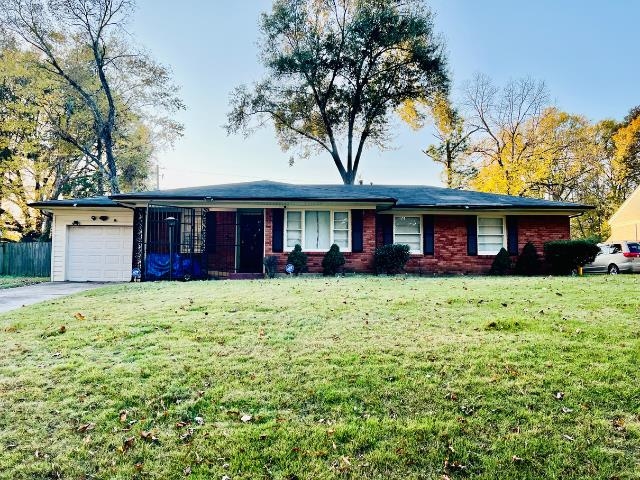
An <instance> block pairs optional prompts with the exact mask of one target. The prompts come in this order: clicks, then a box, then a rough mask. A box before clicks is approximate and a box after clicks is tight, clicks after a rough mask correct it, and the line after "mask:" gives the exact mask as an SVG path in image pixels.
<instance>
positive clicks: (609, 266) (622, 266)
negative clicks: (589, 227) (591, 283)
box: [583, 242, 640, 275]
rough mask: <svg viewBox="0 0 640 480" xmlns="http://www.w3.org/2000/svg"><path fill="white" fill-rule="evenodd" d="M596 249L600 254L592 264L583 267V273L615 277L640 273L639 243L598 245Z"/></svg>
mask: <svg viewBox="0 0 640 480" xmlns="http://www.w3.org/2000/svg"><path fill="white" fill-rule="evenodd" d="M598 247H600V253H598V256H597V257H596V259H595V260H594V261H593V263H588V264H586V265H585V266H584V268H583V270H584V272H585V273H608V274H610V275H617V274H618V273H622V272H636V273H637V272H640V243H638V242H612V243H599V244H598Z"/></svg>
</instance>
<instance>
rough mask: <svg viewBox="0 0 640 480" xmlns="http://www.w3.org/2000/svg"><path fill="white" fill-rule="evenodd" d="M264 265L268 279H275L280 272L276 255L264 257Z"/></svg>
mask: <svg viewBox="0 0 640 480" xmlns="http://www.w3.org/2000/svg"><path fill="white" fill-rule="evenodd" d="M262 263H263V264H264V269H265V270H266V272H267V277H269V278H275V276H276V272H277V271H278V257H276V256H275V255H270V256H268V257H264V260H262Z"/></svg>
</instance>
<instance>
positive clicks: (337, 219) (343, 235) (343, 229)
mask: <svg viewBox="0 0 640 480" xmlns="http://www.w3.org/2000/svg"><path fill="white" fill-rule="evenodd" d="M333 243H335V244H336V245H338V246H339V247H340V250H348V249H349V212H333Z"/></svg>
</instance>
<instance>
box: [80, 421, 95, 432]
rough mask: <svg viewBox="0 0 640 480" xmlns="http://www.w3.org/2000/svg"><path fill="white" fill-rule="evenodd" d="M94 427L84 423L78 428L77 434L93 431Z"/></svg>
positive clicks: (91, 424)
mask: <svg viewBox="0 0 640 480" xmlns="http://www.w3.org/2000/svg"><path fill="white" fill-rule="evenodd" d="M95 427H96V424H95V423H85V424H84V425H80V426H79V427H78V432H80V433H84V432H88V431H90V430H93V429H94V428H95Z"/></svg>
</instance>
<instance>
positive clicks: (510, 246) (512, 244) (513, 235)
mask: <svg viewBox="0 0 640 480" xmlns="http://www.w3.org/2000/svg"><path fill="white" fill-rule="evenodd" d="M507 251H508V252H509V255H518V217H516V216H515V215H507Z"/></svg>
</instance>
